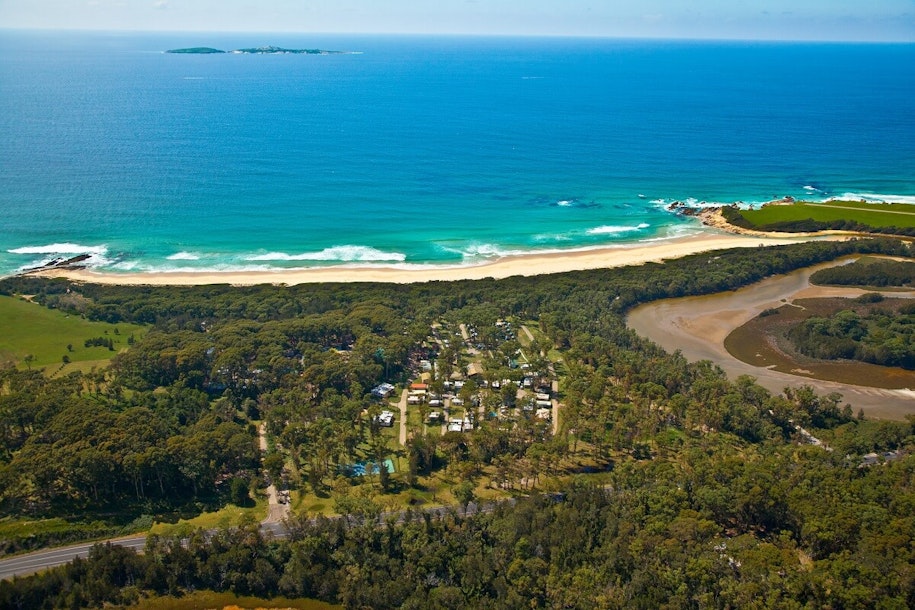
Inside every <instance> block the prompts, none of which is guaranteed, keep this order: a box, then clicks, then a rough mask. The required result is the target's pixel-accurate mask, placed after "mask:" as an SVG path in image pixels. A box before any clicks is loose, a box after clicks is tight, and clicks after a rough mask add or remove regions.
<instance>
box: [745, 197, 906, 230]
mask: <svg viewBox="0 0 915 610" xmlns="http://www.w3.org/2000/svg"><path fill="white" fill-rule="evenodd" d="M740 214H741V216H743V217H744V218H745V219H747V220H748V221H749V222H751V223H752V224H753V225H755V226H757V227H764V226H766V225H770V224H775V223H781V222H795V221H800V220H807V219H813V220H815V221H819V222H831V221H836V220H853V221H855V222H859V223H861V224H865V225H868V226H871V227H875V228H880V227H900V228H915V205H910V204H905V203H862V202H860V201H830V202H828V203H808V202H804V201H799V202H797V203H794V204H791V205H767V206H764V207H761V208H759V209H756V210H741V211H740Z"/></svg>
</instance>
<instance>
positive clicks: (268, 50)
mask: <svg viewBox="0 0 915 610" xmlns="http://www.w3.org/2000/svg"><path fill="white" fill-rule="evenodd" d="M166 53H184V54H191V55H212V54H214V53H235V54H242V55H285V54H292V55H339V54H353V52H352V51H328V50H326V49H285V48H283V47H274V46H266V47H256V48H248V49H235V50H233V51H223V50H221V49H214V48H212V47H190V48H187V49H170V50H168V51H166Z"/></svg>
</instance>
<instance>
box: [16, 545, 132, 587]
mask: <svg viewBox="0 0 915 610" xmlns="http://www.w3.org/2000/svg"><path fill="white" fill-rule="evenodd" d="M109 542H111V543H112V544H117V545H119V546H124V547H127V548H129V549H134V550H137V551H142V550H143V548H144V547H145V546H146V536H132V537H130V538H118V539H116V540H110V541H109ZM94 544H95V543H94V542H87V543H83V544H74V545H72V546H66V547H61V548H56V549H48V550H45V551H36V552H34V553H29V554H27V555H19V556H17V557H11V558H10V559H3V560H0V580H6V579H9V578H12V577H13V576H27V575H28V574H34V573H35V572H40V571H41V570H45V569H47V568H52V567H55V566H60V565H63V564H65V563H70V562H71V561H73V560H74V559H75V558H76V557H82V558H84V559H85V558H86V557H88V556H89V549H91V548H92V546H93V545H94Z"/></svg>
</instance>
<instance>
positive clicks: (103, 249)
mask: <svg viewBox="0 0 915 610" xmlns="http://www.w3.org/2000/svg"><path fill="white" fill-rule="evenodd" d="M7 252H9V253H10V254H60V255H67V254H71V255H76V254H99V255H103V254H106V253H107V252H108V247H107V246H81V245H80V244H71V243H62V244H48V245H46V246H24V247H22V248H13V249H12V250H7Z"/></svg>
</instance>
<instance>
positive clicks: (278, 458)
mask: <svg viewBox="0 0 915 610" xmlns="http://www.w3.org/2000/svg"><path fill="white" fill-rule="evenodd" d="M285 464H286V460H284V459H283V456H282V455H280V454H279V453H276V452H274V453H271V454H269V455H268V456H267V457H265V458H264V470H266V471H267V474H268V475H270V478H271V480H272V481H273V482H274V483H277V482H278V481H279V480H280V476H281V475H282V474H283V467H284V466H285Z"/></svg>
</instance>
